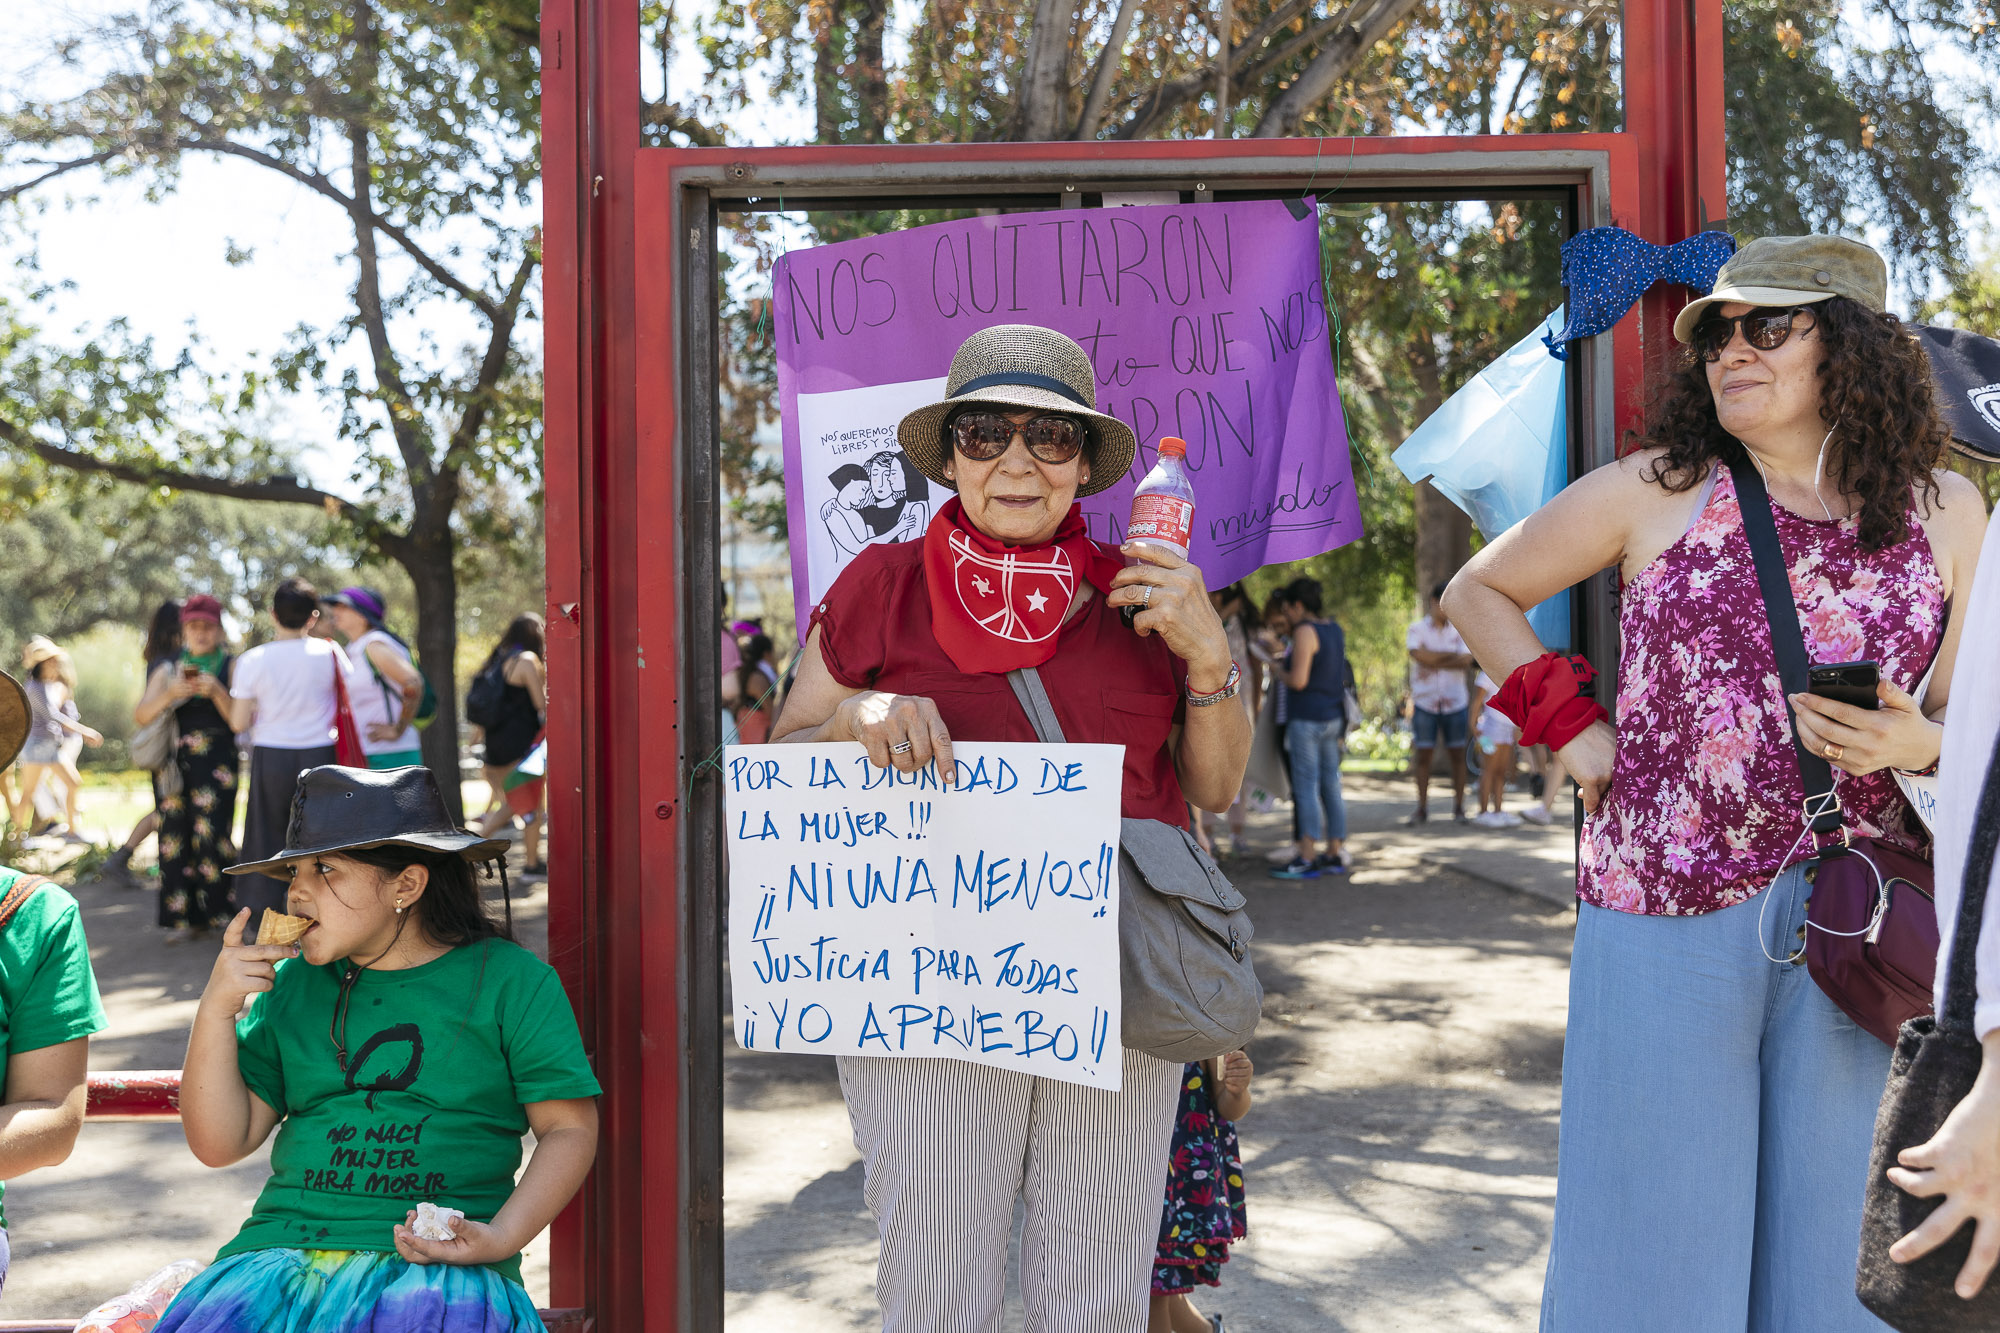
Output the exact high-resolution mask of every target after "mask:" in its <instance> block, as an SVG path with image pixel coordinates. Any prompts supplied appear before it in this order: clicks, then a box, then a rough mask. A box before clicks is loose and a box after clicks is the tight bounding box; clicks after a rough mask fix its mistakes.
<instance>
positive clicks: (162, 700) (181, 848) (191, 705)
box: [132, 593, 240, 944]
mask: <svg viewBox="0 0 2000 1333" xmlns="http://www.w3.org/2000/svg"><path fill="white" fill-rule="evenodd" d="M180 618H181V645H180V648H179V650H178V651H177V652H174V653H172V654H170V655H169V654H165V653H163V654H162V655H161V656H160V657H159V659H158V660H156V661H153V662H150V663H149V664H148V666H147V670H146V692H145V693H144V694H143V695H141V696H140V697H139V704H138V707H136V708H134V709H133V710H132V720H133V721H135V722H137V723H138V724H139V725H140V726H142V727H143V726H146V725H147V724H149V723H151V722H152V721H153V720H154V719H156V718H157V717H159V715H160V714H161V713H163V712H165V711H167V710H168V709H172V710H173V713H174V727H175V731H176V741H175V745H174V752H173V757H172V759H170V760H169V761H168V762H169V763H171V764H172V765H173V766H174V769H175V770H176V772H177V773H178V775H179V777H180V783H179V788H180V789H179V790H178V791H174V790H172V788H173V786H174V784H173V783H172V782H170V781H169V782H164V783H163V781H162V775H160V774H155V775H154V777H153V793H154V805H155V807H156V808H157V809H158V811H159V814H160V913H159V922H160V925H161V926H162V927H164V928H165V929H166V931H167V941H168V943H171V944H180V943H185V942H186V941H188V940H195V939H203V938H206V937H207V935H208V932H209V931H211V930H216V929H219V928H220V927H222V926H224V925H226V924H227V923H228V921H229V917H230V913H231V912H232V911H233V910H234V908H233V907H232V906H231V904H230V901H229V887H228V885H227V883H226V882H225V881H224V880H223V878H222V867H223V866H224V865H226V864H228V863H229V862H230V861H232V860H234V859H235V856H236V849H235V847H234V846H232V845H231V842H230V837H231V834H232V832H233V831H234V829H235V827H236V793H237V790H238V787H239V785H240V767H239V765H240V761H239V760H238V758H237V754H236V732H235V729H234V728H233V727H231V725H230V720H229V718H230V703H229V685H230V680H231V678H232V676H233V674H234V672H233V670H232V668H233V659H232V658H231V657H230V655H229V645H228V643H227V642H226V641H225V639H224V638H223V632H222V603H221V602H218V601H217V600H216V599H215V598H213V597H210V596H209V595H208V594H207V593H196V594H194V595H193V596H191V597H189V598H188V599H187V600H185V601H183V602H182V603H181V610H180Z"/></svg>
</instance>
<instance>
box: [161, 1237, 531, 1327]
mask: <svg viewBox="0 0 2000 1333" xmlns="http://www.w3.org/2000/svg"><path fill="white" fill-rule="evenodd" d="M253 1330H254V1333H542V1321H541V1317H540V1316H539V1315H537V1314H536V1313H535V1303H534V1302H533V1301H532V1300H530V1299H529V1298H528V1293H527V1291H526V1290H525V1289H523V1288H522V1286H521V1285H520V1283H518V1282H513V1281H510V1280H508V1279H507V1278H504V1277H502V1276H500V1274H498V1273H495V1272H493V1271H492V1270H491V1269H487V1268H464V1267H459V1266H456V1265H451V1264H413V1263H410V1262H409V1261H407V1260H405V1259H403V1258H402V1257H401V1256H399V1255H396V1254H394V1253H389V1252H383V1251H375V1250H275V1249H274V1250H250V1251H248V1252H246V1253H243V1254H236V1255H231V1256H230V1257H229V1258H227V1259H222V1260H219V1261H217V1262H216V1263H215V1264H213V1265H212V1266H210V1267H209V1268H207V1269H206V1270H204V1271H203V1272H202V1273H201V1274H199V1275H198V1276H197V1277H196V1278H195V1279H194V1280H193V1281H192V1282H189V1283H188V1284H187V1286H186V1287H184V1288H182V1289H181V1294H180V1295H179V1296H176V1297H175V1298H174V1303H173V1304H172V1305H170V1306H168V1307H167V1312H166V1314H165V1315H163V1316H162V1317H161V1319H160V1322H159V1325H158V1326H157V1328H156V1329H155V1330H154V1333H253Z"/></svg>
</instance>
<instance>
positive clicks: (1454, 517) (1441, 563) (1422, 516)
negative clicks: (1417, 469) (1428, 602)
mask: <svg viewBox="0 0 2000 1333" xmlns="http://www.w3.org/2000/svg"><path fill="white" fill-rule="evenodd" d="M1471 558H1472V519H1471V518H1470V517H1469V516H1468V515H1467V514H1466V512H1465V511H1464V510H1463V509H1460V508H1459V507H1458V506H1457V505H1455V504H1453V503H1452V502H1451V501H1449V500H1447V499H1445V498H1444V496H1443V495H1442V494H1440V493H1439V492H1438V489H1437V488H1436V487H1435V486H1433V485H1431V484H1430V483H1429V482H1428V481H1420V482H1418V483H1417V591H1418V592H1419V593H1420V594H1422V595H1423V596H1426V597H1428V596H1429V595H1430V591H1431V589H1432V588H1435V587H1437V585H1438V584H1440V583H1444V582H1446V581H1447V580H1449V579H1450V578H1451V576H1452V575H1453V574H1456V573H1458V570H1459V567H1460V566H1461V565H1463V564H1464V563H1465V562H1466V561H1468V560H1470V559H1471Z"/></svg>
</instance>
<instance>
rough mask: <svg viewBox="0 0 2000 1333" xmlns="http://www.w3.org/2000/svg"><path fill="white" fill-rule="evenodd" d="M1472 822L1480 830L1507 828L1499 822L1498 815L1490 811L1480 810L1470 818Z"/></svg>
mask: <svg viewBox="0 0 2000 1333" xmlns="http://www.w3.org/2000/svg"><path fill="white" fill-rule="evenodd" d="M1472 822H1473V823H1475V824H1477V825H1479V827H1481V828H1506V827H1507V825H1506V823H1505V822H1504V821H1502V820H1501V818H1500V816H1499V814H1498V813H1497V812H1495V811H1492V810H1481V811H1480V812H1479V813H1478V814H1476V815H1474V816H1473V817H1472Z"/></svg>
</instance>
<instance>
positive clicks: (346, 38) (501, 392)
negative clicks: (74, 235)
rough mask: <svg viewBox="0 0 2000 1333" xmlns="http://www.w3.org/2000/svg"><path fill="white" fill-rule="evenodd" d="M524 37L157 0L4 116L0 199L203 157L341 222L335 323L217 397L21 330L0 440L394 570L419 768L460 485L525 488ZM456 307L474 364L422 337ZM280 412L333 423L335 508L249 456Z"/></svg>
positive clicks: (527, 97) (515, 4) (444, 662)
mask: <svg viewBox="0 0 2000 1333" xmlns="http://www.w3.org/2000/svg"><path fill="white" fill-rule="evenodd" d="M536 32H537V24H536V19H535V13H534V6H533V4H532V3H530V0H444V2H443V3H440V2H439V0H337V2H336V0H157V2H156V3H154V4H152V5H151V6H150V7H149V8H147V9H145V10H144V11H143V12H139V13H134V14H125V15H118V16H113V17H109V18H105V19H102V20H98V21H95V22H93V23H92V24H91V25H90V26H89V27H88V28H86V29H83V30H80V31H78V32H77V33H76V34H75V35H74V36H73V37H71V38H70V39H69V40H67V41H66V42H64V43H63V44H62V46H61V47H60V48H59V49H58V51H57V52H56V57H57V59H58V61H59V62H60V67H61V68H62V69H63V70H64V71H65V72H66V73H68V74H69V75H70V76H72V77H73V78H74V79H75V80H76V81H77V82H78V83H80V84H81V85H82V87H81V90H80V91H78V92H75V93H73V94H71V95H67V96H61V97H55V98H49V99H38V98H34V97H16V98H14V99H11V100H9V101H7V102H5V103H4V104H0V108H4V109H0V201H9V200H12V201H19V202H20V203H22V204H24V205H33V204H35V203H36V202H38V201H40V200H42V199H44V198H45V197H46V195H47V193H48V192H49V191H51V190H53V189H55V188H58V186H59V184H60V183H61V182H64V181H65V180H66V179H72V178H73V179H77V180H80V181H87V180H89V179H91V178H93V177H95V178H98V179H127V178H129V179H136V180H140V181H143V182H144V184H145V186H146V187H147V189H148V190H150V191H153V192H155V193H164V192H168V191H172V190H174V189H176V188H178V187H179V185H180V180H181V168H182V166H183V164H184V163H185V162H186V160H187V159H188V157H189V156H190V155H208V156H213V157H218V158H222V159H227V160H230V161H235V162H240V163H245V164H249V165H250V166H253V167H256V168H259V169H261V170H264V171H268V172H271V173H275V174H276V175H278V176H281V177H284V178H286V179H288V180H290V181H292V182H294V183H296V184H298V185H300V186H302V187H304V188H305V189H306V190H308V191H310V192H311V193H312V194H313V195H315V196H317V198H318V199H319V200H320V201H321V202H322V203H323V204H324V205H325V206H327V207H330V208H334V209H337V210H339V211H340V213H341V214H342V215H343V216H344V217H345V219H346V220H347V222H348V224H349V229H350V231H351V234H352V238H353V244H352V248H351V250H350V251H349V253H348V255H347V259H348V262H349V272H350V273H351V275H352V279H353V286H352V288H351V291H350V295H351V308H350V310H349V311H348V312H347V314H346V316H345V317H344V318H343V319H341V320H340V321H339V322H338V323H337V324H335V325H334V326H333V327H329V328H314V327H309V326H301V327H300V328H299V329H298V330H297V331H296V332H295V333H294V334H293V336H292V337H291V339H290V340H289V341H288V342H287V344H286V345H284V346H282V347H278V348H273V349H270V350H269V356H268V358H267V360H266V361H265V363H264V364H263V365H261V366H260V367H259V368H258V369H257V370H255V371H254V372H252V373H249V374H246V375H242V376H240V377H237V378H236V379H234V380H233V381H231V382H229V383H227V384H220V383H217V382H215V381H213V380H210V379H208V378H207V377H204V376H201V375H200V374H199V373H198V369H197V367H196V366H195V364H194V362H193V360H192V358H190V357H189V356H187V355H186V354H184V353H183V354H181V355H178V356H175V357H172V358H170V359H168V360H166V361H165V362H164V363H163V362H162V361H161V360H159V359H156V358H154V357H153V356H152V355H151V353H152V351H153V349H152V348H151V347H150V346H148V345H146V344H144V343H140V342H135V341H133V340H131V339H129V338H124V337H122V336H121V335H120V334H119V332H118V331H116V330H111V331H107V334H106V336H105V337H104V338H102V339H99V340H97V341H94V342H92V343H91V344H90V345H88V346H87V347H85V348H82V349H80V350H75V351H71V350H60V351H50V350H49V349H47V348H46V347H45V346H42V345H41V344H40V343H39V342H38V341H37V340H35V339H33V338H32V337H28V336H24V335H23V333H22V331H21V330H20V329H19V328H18V327H17V328H16V330H15V334H14V336H13V337H12V339H11V343H10V346H9V349H8V350H9V351H10V352H11V356H12V361H11V363H10V366H9V369H14V370H20V371H23V372H24V374H23V375H22V376H21V377H19V378H13V379H9V380H7V381H5V382H0V442H4V443H5V444H6V445H7V446H10V447H11V448H12V449H13V450H14V451H16V452H17V453H18V454H19V455H21V456H24V457H28V458H32V459H35V460H38V461H40V462H41V463H43V464H47V465H51V466H56V467H62V468H67V469H71V470H75V471H79V472H85V473H90V474H94V475H98V476H105V477H112V478H117V479H120V480H125V481H133V482H138V483H141V484H145V485H152V486H167V487H170V488H173V489H176V490H181V491H187V492H193V493H197V494H211V495H222V496H231V497H236V498H244V499H258V500H269V501H278V502H284V503H292V504H302V505H311V506H314V507H315V508H318V509H322V510H324V511H325V512H326V513H327V514H329V515H330V516H332V517H333V518H334V519H336V520H337V521H338V524H339V525H340V528H341V530H342V531H343V532H344V533H346V534H347V536H348V537H349V540H350V542H351V543H352V545H353V546H354V547H355V549H356V550H357V551H358V552H359V553H361V554H362V555H364V556H371V557H376V558H381V559H385V560H388V561H393V562H394V563H395V564H397V565H399V566H400V567H401V568H402V569H404V570H405V571H406V572H407V574H408V576H409V579H410V582H411V585H412V587H413V589H414V592H415V598H416V602H417V606H418V614H419V624H418V631H417V638H418V644H419V649H420V652H421V654H422V656H423V658H424V660H425V663H426V666H427V668H428V669H429V670H430V671H432V672H433V674H434V675H435V676H436V677H437V683H438V684H439V686H440V695H441V710H442V711H441V716H442V718H443V721H444V725H441V726H437V727H433V728H432V729H430V731H429V732H427V733H426V747H427V758H428V760H429V762H430V763H431V764H432V765H433V767H436V768H438V769H439V771H440V772H450V773H452V774H454V775H455V773H456V755H455V735H456V726H455V721H456V703H455V697H454V696H455V691H454V690H453V689H451V688H449V686H450V681H449V680H448V679H447V678H446V675H445V674H444V673H446V672H447V670H448V664H449V663H451V662H452V661H453V659H454V657H455V655H456V601H457V579H456V561H457V556H458V548H459V544H460V541H461V540H462V538H463V537H464V536H467V535H471V534H467V533H464V532H461V531H460V528H461V526H462V525H463V519H464V505H465V501H466V497H467V494H468V490H469V489H475V488H479V487H490V486H494V485H512V486H514V487H516V488H517V489H519V488H527V489H533V488H534V487H535V486H536V485H537V482H538V479H537V475H536V474H537V472H538V468H537V452H538V446H539V421H540V392H539V389H540V386H539V382H538V375H537V373H536V370H537V368H536V366H535V364H534V359H533V358H532V357H531V356H530V355H528V354H527V353H525V352H524V351H523V350H522V348H521V347H520V346H519V345H518V335H519V333H520V331H521V328H522V325H523V322H524V321H526V320H529V319H532V317H533V311H532V308H531V305H530V297H531V290H532V282H533V278H534V276H535V272H536V267H537V264H538V262H539V255H538V249H537V243H536V238H535V235H534V232H533V228H532V226H531V223H530V217H531V214H530V209H531V207H532V205H533V190H534V186H535V182H536V175H537V171H538V163H537V152H536V149H537V134H538V123H537V115H538V107H537V97H538V91H539V90H538V85H537V79H536V74H535V61H536V54H535V52H536V41H535V38H536ZM34 219H35V215H34V213H33V212H32V209H30V210H29V211H27V212H26V213H25V214H24V221H25V222H26V224H27V225H29V226H32V225H33V224H34ZM218 239H219V238H218ZM447 308H455V310H456V311H457V312H458V315H457V318H458V319H460V320H470V321H471V323H472V324H473V325H474V326H475V327H476V328H477V330H478V332H477V333H476V334H475V335H474V336H473V338H472V339H471V341H470V342H469V343H468V344H467V345H465V346H449V345H442V344H441V342H440V340H439V339H438V338H437V337H436V336H435V335H434V334H433V333H432V332H431V326H432V325H433V324H435V322H436V321H437V317H438V316H439V314H440V312H442V311H444V310H446V309H447ZM349 353H351V357H349V359H347V360H343V356H344V355H346V354H349ZM296 392H310V393H317V394H321V395H324V396H326V397H328V398H330V399H331V400H332V401H333V402H335V403H336V404H337V405H338V409H339V426H338V439H337V440H331V441H326V442H324V443H325V444H326V445H328V446H337V452H339V453H341V454H343V455H345V456H346V457H347V458H348V459H349V460H350V463H349V468H348V475H347V479H346V480H347V487H346V489H345V490H344V491H342V492H339V493H336V492H333V491H327V490H322V489H319V488H316V487H312V486H307V485H303V484H300V483H299V482H298V481H297V480H296V479H295V478H292V477H290V476H289V475H287V474H285V473H280V472H278V471H277V470H276V465H277V460H276V459H274V457H273V455H272V453H271V451H270V450H269V449H268V448H267V447H265V446H264V445H263V444H262V443H261V442H260V440H259V439H258V437H257V433H256V431H255V428H254V423H255V422H256V421H257V420H258V418H259V414H260V413H263V412H267V411H270V410H273V409H274V406H275V405H276V404H278V403H281V402H282V401H283V399H284V396H285V395H286V394H290V393H296ZM191 420H192V421H196V422H199V423H200V424H199V429H197V428H194V427H192V426H191V424H190V422H191ZM246 423H247V424H246ZM477 525H478V520H475V523H474V525H473V526H475V527H476V526H477ZM447 789H448V790H450V791H453V792H455V791H456V784H455V782H453V783H448V784H447Z"/></svg>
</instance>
